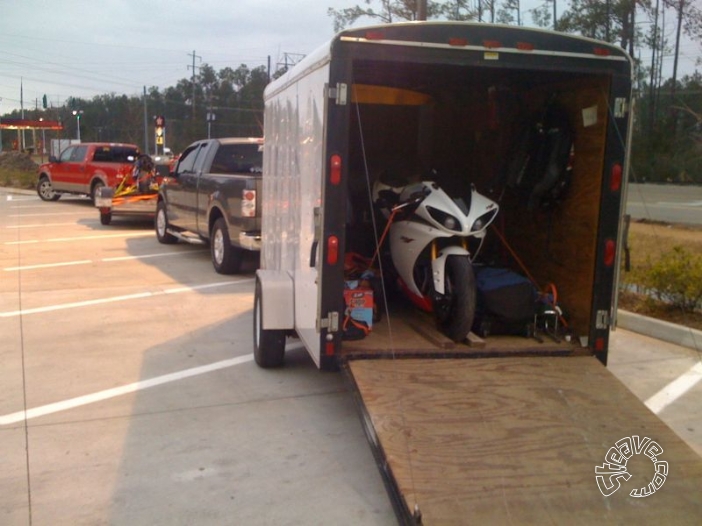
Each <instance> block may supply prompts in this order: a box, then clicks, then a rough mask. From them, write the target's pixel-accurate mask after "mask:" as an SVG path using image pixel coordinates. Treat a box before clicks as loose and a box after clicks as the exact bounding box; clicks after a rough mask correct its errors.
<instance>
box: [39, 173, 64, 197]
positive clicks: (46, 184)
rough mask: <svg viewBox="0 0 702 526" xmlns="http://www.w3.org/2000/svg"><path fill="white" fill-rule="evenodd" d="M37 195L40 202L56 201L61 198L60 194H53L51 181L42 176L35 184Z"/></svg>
mask: <svg viewBox="0 0 702 526" xmlns="http://www.w3.org/2000/svg"><path fill="white" fill-rule="evenodd" d="M37 194H38V195H39V198H40V199H41V200H42V201H58V200H59V199H60V198H61V194H57V193H56V192H54V188H53V187H52V186H51V181H49V178H48V177H47V176H45V175H42V176H41V178H40V179H39V182H38V183H37Z"/></svg>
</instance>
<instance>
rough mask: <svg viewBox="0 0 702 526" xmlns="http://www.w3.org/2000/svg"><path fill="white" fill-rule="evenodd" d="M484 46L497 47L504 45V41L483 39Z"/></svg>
mask: <svg viewBox="0 0 702 526" xmlns="http://www.w3.org/2000/svg"><path fill="white" fill-rule="evenodd" d="M483 47H486V48H488V49H497V48H499V47H502V42H500V41H499V40H483Z"/></svg>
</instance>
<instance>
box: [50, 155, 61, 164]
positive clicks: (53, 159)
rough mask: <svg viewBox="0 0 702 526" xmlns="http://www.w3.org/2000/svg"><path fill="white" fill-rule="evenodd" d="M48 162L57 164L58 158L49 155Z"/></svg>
mask: <svg viewBox="0 0 702 526" xmlns="http://www.w3.org/2000/svg"><path fill="white" fill-rule="evenodd" d="M49 162H50V163H57V162H59V160H58V157H56V156H55V155H49Z"/></svg>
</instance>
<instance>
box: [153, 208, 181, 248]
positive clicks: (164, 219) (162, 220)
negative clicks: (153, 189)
mask: <svg viewBox="0 0 702 526" xmlns="http://www.w3.org/2000/svg"><path fill="white" fill-rule="evenodd" d="M154 229H155V230H156V239H158V242H159V243H161V244H163V245H173V244H174V243H177V242H178V238H177V237H175V236H174V235H173V234H170V233H169V232H168V215H167V214H166V203H164V202H163V201H159V202H158V205H156V217H155V218H154Z"/></svg>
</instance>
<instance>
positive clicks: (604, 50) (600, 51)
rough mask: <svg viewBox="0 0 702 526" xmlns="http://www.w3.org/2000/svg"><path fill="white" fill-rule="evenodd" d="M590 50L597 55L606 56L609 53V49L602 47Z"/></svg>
mask: <svg viewBox="0 0 702 526" xmlns="http://www.w3.org/2000/svg"><path fill="white" fill-rule="evenodd" d="M592 52H593V53H594V54H595V55H597V56H598V57H608V56H610V55H611V52H610V51H609V49H607V48H603V47H596V48H594V49H593V50H592Z"/></svg>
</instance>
